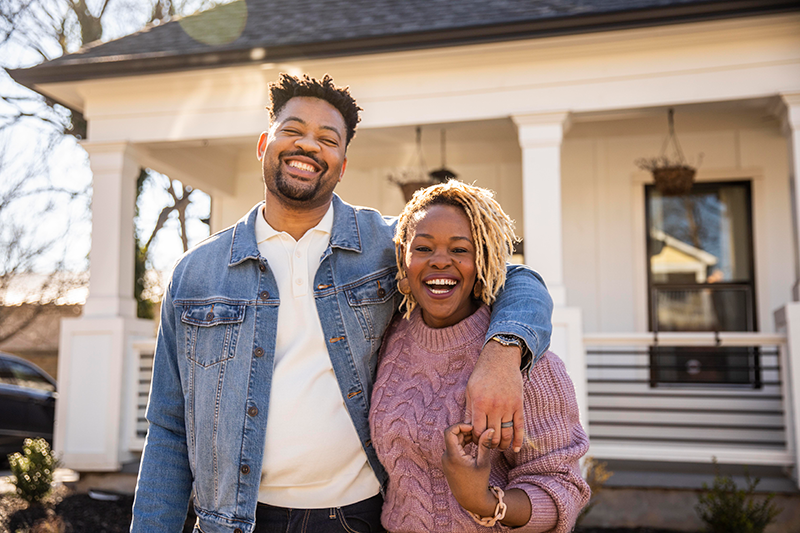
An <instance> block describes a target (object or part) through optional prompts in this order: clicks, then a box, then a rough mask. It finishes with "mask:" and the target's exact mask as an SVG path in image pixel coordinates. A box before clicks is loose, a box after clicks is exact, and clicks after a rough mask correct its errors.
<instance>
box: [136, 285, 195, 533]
mask: <svg viewBox="0 0 800 533" xmlns="http://www.w3.org/2000/svg"><path fill="white" fill-rule="evenodd" d="M171 289H172V286H171V284H170V286H168V287H167V290H166V291H164V299H163V301H162V304H161V325H160V327H159V330H158V340H157V343H156V353H155V359H154V361H153V380H152V383H151V386H150V400H149V402H148V406H147V415H146V416H147V420H148V422H150V427H149V429H148V431H147V439H146V441H145V445H144V452H143V453H142V463H141V466H140V468H139V479H138V481H137V483H136V497H135V499H134V503H133V521H132V522H131V532H132V533H151V532H153V531H164V532H174V533H179V532H180V531H183V524H184V522H185V521H186V511H187V508H188V505H189V498H190V496H191V490H192V473H191V469H190V467H189V457H188V449H187V446H186V426H185V420H184V396H183V388H182V386H181V378H180V373H179V370H178V360H177V357H178V353H177V344H176V338H175V310H174V308H173V305H172V297H171V294H170V291H171Z"/></svg>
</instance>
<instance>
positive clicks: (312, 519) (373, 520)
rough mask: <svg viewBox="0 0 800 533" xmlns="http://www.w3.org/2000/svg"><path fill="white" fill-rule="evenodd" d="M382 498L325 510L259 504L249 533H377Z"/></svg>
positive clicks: (379, 526)
mask: <svg viewBox="0 0 800 533" xmlns="http://www.w3.org/2000/svg"><path fill="white" fill-rule="evenodd" d="M381 507H383V498H382V497H381V495H380V494H376V495H375V496H373V497H372V498H369V499H367V500H363V501H360V502H357V503H354V504H351V505H345V506H344V507H332V508H329V509H287V508H286V507H274V506H272V505H266V504H264V503H259V504H258V508H257V509H256V529H255V531H254V532H253V533H318V532H319V533H381V532H383V531H385V530H384V529H383V526H381Z"/></svg>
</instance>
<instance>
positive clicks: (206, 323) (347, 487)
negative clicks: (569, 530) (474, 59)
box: [131, 74, 552, 533]
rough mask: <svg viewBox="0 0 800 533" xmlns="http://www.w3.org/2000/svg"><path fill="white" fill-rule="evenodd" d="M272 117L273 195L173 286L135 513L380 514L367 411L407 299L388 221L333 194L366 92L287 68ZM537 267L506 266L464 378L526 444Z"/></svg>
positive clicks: (217, 521)
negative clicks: (354, 92) (382, 350)
mask: <svg viewBox="0 0 800 533" xmlns="http://www.w3.org/2000/svg"><path fill="white" fill-rule="evenodd" d="M270 92H271V105H270V108H269V110H270V119H271V121H270V128H269V130H268V131H267V132H264V133H262V134H261V136H260V137H259V139H258V144H257V150H256V153H257V156H258V158H259V160H260V161H261V164H262V171H263V179H264V184H265V189H266V192H265V201H264V202H261V203H259V204H258V205H256V206H255V207H254V208H253V209H252V210H251V211H250V212H249V213H248V214H246V215H245V216H244V217H243V218H242V219H241V220H240V221H239V222H238V223H237V224H236V225H234V226H232V227H230V228H228V229H225V230H223V231H221V232H219V233H217V234H215V235H213V236H211V237H210V238H209V239H207V240H206V241H204V242H203V243H201V244H200V245H198V246H197V247H196V248H195V249H193V250H191V251H189V252H188V253H187V254H186V255H185V256H184V257H183V258H181V260H180V261H179V262H178V264H177V265H176V267H175V270H174V272H173V275H172V279H171V281H170V284H169V286H168V287H167V290H166V291H165V294H164V299H163V302H162V316H161V325H160V328H159V334H158V342H157V347H156V355H155V361H154V369H153V381H152V389H151V393H150V401H149V405H148V410H147V419H148V421H149V422H150V429H149V432H148V435H147V441H146V444H145V449H144V453H143V457H142V464H141V468H140V473H139V480H138V483H137V488H136V499H135V503H134V517H133V523H132V525H131V531H134V532H137V533H140V532H142V533H143V532H147V533H149V532H155V531H158V532H176V533H177V532H179V531H181V530H182V527H183V522H184V517H185V514H186V506H187V503H188V501H189V498H190V495H191V494H192V493H193V494H194V497H193V505H194V509H195V512H196V514H197V516H198V523H197V528H196V530H195V531H202V532H203V533H221V532H227V533H251V532H256V533H264V532H273V531H280V532H295V531H296V532H300V531H315V532H328V531H331V532H345V531H347V532H352V531H356V532H375V531H382V530H383V529H382V527H381V524H380V512H381V505H382V492H383V490H382V489H383V485H384V483H385V482H386V473H385V472H384V470H383V468H382V467H381V465H380V463H379V462H378V460H377V457H376V455H375V451H374V449H373V447H372V443H371V441H370V433H369V427H368V412H369V398H370V394H371V391H372V385H373V380H374V377H375V366H376V363H377V360H376V358H377V352H378V348H379V346H380V342H381V338H382V336H383V334H384V331H385V329H386V327H387V325H388V324H389V322H390V320H391V318H392V316H393V314H394V313H395V311H396V310H397V308H398V305H399V303H400V301H401V295H399V293H398V291H397V288H396V283H395V276H396V273H397V268H396V265H395V258H394V245H393V243H392V236H393V233H394V225H395V221H394V220H392V219H387V218H385V217H382V216H381V215H380V213H378V212H376V211H374V210H372V209H366V208H359V207H353V206H351V205H348V204H346V203H345V202H343V201H342V200H341V199H340V198H339V197H338V196H337V195H335V194H334V189H335V188H336V185H337V184H338V183H339V181H341V180H342V178H343V176H344V172H345V168H346V166H347V146H348V145H349V143H350V141H351V140H352V138H353V136H354V135H355V129H356V125H357V124H358V121H359V111H360V108H359V107H358V105H357V104H356V103H355V101H354V100H353V98H352V96H351V95H350V93H349V90H348V89H347V88H340V87H336V86H335V85H334V83H333V80H332V79H330V78H329V77H328V76H325V77H324V78H322V79H321V80H315V79H312V78H308V77H306V76H303V77H302V78H297V77H292V76H288V75H285V74H284V75H282V76H281V78H280V80H279V81H278V82H277V83H275V84H273V85H271V86H270ZM551 311H552V302H551V300H550V297H549V295H548V293H547V290H546V289H545V288H544V284H543V283H542V281H541V279H540V278H539V277H538V276H537V275H536V274H535V273H533V272H532V271H530V270H529V269H526V268H524V267H519V266H517V267H509V271H508V281H507V283H506V290H505V291H504V292H501V293H500V295H499V296H498V299H497V302H496V304H495V305H494V309H493V315H492V323H491V325H490V327H489V332H488V333H487V336H486V339H487V342H486V345H485V347H484V350H483V352H482V354H481V357H480V359H479V361H478V364H477V365H476V367H475V370H474V372H473V374H472V378H470V382H469V385H468V388H467V393H468V397H469V400H468V406H469V409H470V412H469V413H467V415H466V418H467V421H470V422H472V423H473V425H474V426H475V431H476V433H479V432H481V431H482V430H483V429H486V428H494V429H495V435H496V439H495V440H496V444H497V445H499V446H500V447H502V448H507V447H508V446H509V445H511V446H513V447H514V448H515V449H518V448H519V446H520V445H521V444H522V438H523V432H522V425H523V423H524V421H523V419H522V396H521V388H522V378H521V373H520V368H521V367H522V368H525V367H527V365H529V364H530V363H531V360H533V359H535V357H532V356H538V355H541V354H542V353H543V352H544V351H545V349H546V348H547V346H548V344H549V337H550V329H551V326H550V314H551Z"/></svg>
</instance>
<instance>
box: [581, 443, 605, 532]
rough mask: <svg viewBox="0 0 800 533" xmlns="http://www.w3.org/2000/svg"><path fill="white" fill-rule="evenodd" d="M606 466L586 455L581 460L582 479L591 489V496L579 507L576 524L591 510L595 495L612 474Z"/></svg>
mask: <svg viewBox="0 0 800 533" xmlns="http://www.w3.org/2000/svg"><path fill="white" fill-rule="evenodd" d="M607 466H608V463H606V462H602V461H598V460H597V459H595V458H594V457H591V456H588V455H587V456H586V458H585V459H584V460H583V472H582V474H583V479H585V480H586V483H588V484H589V488H590V489H591V491H592V498H591V499H590V500H589V502H588V503H587V504H586V506H585V507H584V508H583V509H581V512H580V514H579V515H578V519H577V520H576V521H575V523H576V524H580V522H581V520H583V519H584V518H585V517H586V515H587V514H589V511H591V510H592V507H594V506H595V505H596V504H597V495H598V494H600V492H601V491H602V490H603V486H604V485H605V483H606V481H608V478H610V477H611V476H613V475H614V472H611V471H610V470H608V469H607V468H606V467H607Z"/></svg>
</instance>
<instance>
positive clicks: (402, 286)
mask: <svg viewBox="0 0 800 533" xmlns="http://www.w3.org/2000/svg"><path fill="white" fill-rule="evenodd" d="M397 290H398V291H400V294H405V295H406V296H408V295H409V294H411V284H410V283H409V282H408V278H406V277H402V278H400V281H398V282H397Z"/></svg>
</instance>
